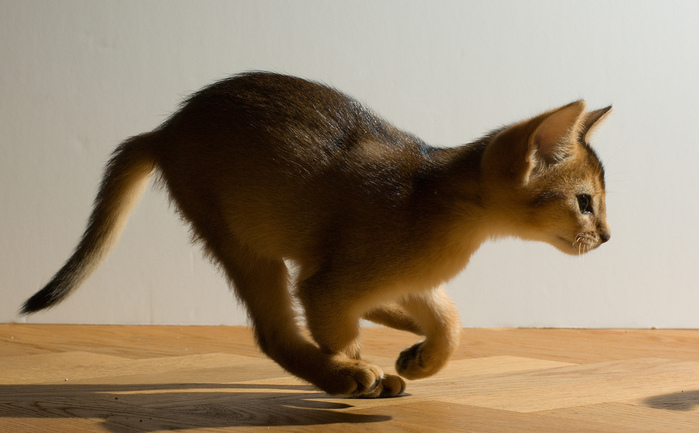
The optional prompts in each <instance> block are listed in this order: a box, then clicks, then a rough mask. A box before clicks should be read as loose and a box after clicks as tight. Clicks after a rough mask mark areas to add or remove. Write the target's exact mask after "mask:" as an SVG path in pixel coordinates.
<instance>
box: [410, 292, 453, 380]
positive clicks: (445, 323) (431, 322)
mask: <svg viewBox="0 0 699 433" xmlns="http://www.w3.org/2000/svg"><path fill="white" fill-rule="evenodd" d="M400 304H401V305H402V306H403V307H404V308H405V310H406V311H407V312H408V313H409V314H410V315H411V316H412V318H413V319H414V320H415V322H416V323H417V324H418V326H419V327H420V329H421V330H422V331H423V332H424V335H425V340H424V341H422V342H420V343H417V344H415V345H413V346H412V347H409V348H408V349H405V350H404V351H403V352H401V354H400V356H399V357H398V360H397V361H396V371H398V374H400V375H401V376H403V377H405V378H407V379H419V378H422V377H427V376H431V375H433V374H435V373H436V372H438V371H439V370H441V369H442V367H444V365H446V363H447V361H448V360H449V358H450V357H451V355H452V354H453V353H454V351H455V350H456V348H457V347H458V345H459V340H460V335H461V322H460V319H459V313H458V311H457V310H456V307H455V306H454V303H453V301H452V300H451V298H449V295H448V294H447V292H446V290H444V288H443V287H441V286H440V287H438V288H436V289H432V290H429V291H426V292H422V293H418V294H412V295H408V296H406V297H405V298H402V299H401V300H400Z"/></svg>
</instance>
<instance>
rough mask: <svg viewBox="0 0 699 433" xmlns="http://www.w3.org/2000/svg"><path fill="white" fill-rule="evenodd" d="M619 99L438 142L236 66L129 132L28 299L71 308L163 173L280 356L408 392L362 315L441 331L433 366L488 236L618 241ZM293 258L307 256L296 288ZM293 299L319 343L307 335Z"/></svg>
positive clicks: (431, 345) (287, 362) (409, 358)
mask: <svg viewBox="0 0 699 433" xmlns="http://www.w3.org/2000/svg"><path fill="white" fill-rule="evenodd" d="M610 109H611V107H609V108H604V109H601V110H597V111H592V112H589V113H585V103H584V102H583V101H578V102H573V103H572V104H569V105H566V106H564V107H561V108H558V109H556V110H552V111H548V112H546V113H543V114H541V115H539V116H536V117H534V118H532V119H529V120H526V121H523V122H520V123H516V124H514V125H511V126H508V127H505V128H501V129H499V130H497V131H495V132H493V133H491V134H489V135H487V136H486V137H484V138H482V139H481V140H479V141H476V142H474V143H472V144H470V145H466V146H462V147H456V148H436V147H431V146H428V145H427V144H425V143H424V142H422V141H421V140H420V139H418V138H417V137H414V136H412V135H410V134H407V133H405V132H402V131H400V130H398V129H396V128H395V127H393V126H392V125H391V124H389V123H387V122H386V121H384V120H382V119H381V118H379V117H378V116H376V115H375V114H373V113H372V112H371V111H369V110H367V109H366V108H364V107H363V106H362V105H360V104H359V103H358V102H357V101H355V100H354V99H351V98H349V97H347V96H345V95H344V94H342V93H340V92H338V91H336V90H334V89H331V88H329V87H326V86H324V85H320V84H317V83H312V82H309V81H305V80H302V79H298V78H293V77H288V76H283V75H277V74H271V73H248V74H242V75H238V76H235V77H232V78H230V79H227V80H224V81H221V82H219V83H216V84H214V85H212V86H210V87H208V88H205V89H203V90H202V91H200V92H199V93H196V94H195V95H193V96H192V97H191V98H190V99H189V100H188V101H187V102H186V103H185V104H184V105H183V106H182V108H181V109H180V110H179V111H178V112H177V113H175V114H174V115H173V116H172V117H171V118H170V119H169V120H168V121H166V122H165V123H164V124H163V125H162V126H160V127H159V128H157V129H155V130H154V131H152V132H149V133H146V134H142V135H139V136H137V137H133V138H131V139H129V140H127V141H126V142H124V143H123V144H121V145H120V146H119V148H118V149H117V150H116V151H115V152H114V155H113V157H112V159H111V161H110V162H109V164H108V166H107V169H106V173H105V176H104V180H103V182H102V185H101V188H100V191H99V194H98V195H97V198H96V201H95V206H94V210H93V213H92V215H91V217H90V221H89V225H88V227H87V229H86V231H85V234H84V235H83V238H82V240H81V241H80V243H79V244H78V246H77V248H76V250H75V252H74V253H73V255H72V256H71V257H70V259H69V260H68V262H67V263H66V264H65V265H64V266H63V268H62V269H61V270H59V271H58V273H57V274H56V275H55V276H54V278H53V280H52V281H51V282H49V283H48V284H47V285H46V287H44V288H43V289H42V290H41V291H39V292H38V293H37V294H35V295H34V296H32V297H31V298H30V299H29V300H28V301H27V302H26V303H25V304H24V307H23V309H22V313H24V314H29V313H33V312H36V311H38V310H41V309H44V308H48V307H51V306H53V305H55V304H56V303H58V302H60V301H62V300H63V299H64V298H65V297H66V296H67V295H68V294H69V293H70V292H71V291H72V290H73V289H74V288H76V287H77V286H78V285H79V284H80V283H81V282H82V281H83V280H84V279H85V278H87V277H88V276H89V274H90V273H91V272H92V271H93V270H94V269H95V268H96V267H97V265H98V264H99V263H100V261H101V260H102V259H103V258H104V257H105V256H106V255H107V253H108V252H109V250H110V248H111V247H112V246H113V245H114V243H115V242H116V241H117V239H118V237H119V234H120V233H121V230H122V229H123V226H124V224H125V222H126V220H127V217H128V214H129V211H130V210H131V209H132V207H133V206H134V205H135V204H136V202H137V200H138V199H139V197H140V196H141V193H142V192H143V190H144V188H145V187H146V184H147V181H148V179H149V178H150V177H151V176H152V174H153V173H154V172H155V171H158V172H159V174H160V176H161V179H162V182H163V183H164V185H165V186H166V187H167V189H168V191H169V192H170V196H171V197H172V200H173V201H174V203H176V204H177V207H178V209H179V210H180V212H181V213H182V215H183V217H184V218H185V219H186V220H188V221H189V222H190V224H191V226H192V230H193V232H194V233H195V234H196V236H197V237H198V238H199V239H201V241H202V243H203V244H204V245H205V249H206V251H207V252H208V253H209V254H210V256H211V257H212V258H213V259H214V261H216V262H218V263H219V264H220V265H221V266H222V268H223V269H224V270H225V272H226V275H227V276H228V278H229V280H230V283H231V285H232V286H233V287H234V288H235V291H236V293H237V295H238V297H239V299H240V300H241V301H242V302H243V303H244V304H245V305H246V307H247V309H248V311H249V315H250V318H251V319H252V322H253V325H254V328H255V334H256V337H257V341H258V343H259V346H260V348H261V349H262V350H263V351H264V352H265V353H266V354H267V355H268V356H269V357H271V358H272V359H273V360H275V361H276V362H277V363H279V365H281V366H282V367H283V368H285V369H286V370H287V371H289V372H290V373H292V374H294V375H296V376H298V377H300V378H302V379H304V380H306V381H308V382H310V383H312V384H314V385H315V386H317V387H318V388H320V389H322V390H324V391H326V392H328V393H330V394H339V395H347V396H361V397H385V396H394V395H397V394H400V393H401V392H403V390H404V388H405V382H404V381H403V379H401V378H400V377H398V376H394V375H386V374H384V373H383V371H382V370H381V369H380V368H379V367H377V366H375V365H373V364H371V363H368V362H366V361H364V360H362V359H361V358H360V351H359V342H358V337H359V319H360V318H366V319H368V320H371V321H374V322H377V323H381V324H384V325H388V326H392V327H395V328H399V329H404V330H407V331H411V332H414V333H416V334H419V335H424V336H425V340H424V341H422V342H420V343H417V344H416V345H414V346H413V347H411V348H409V349H406V350H405V351H403V352H402V353H401V354H400V356H399V357H398V361H397V362H396V369H397V371H398V373H399V374H400V375H401V376H403V377H406V378H408V379H416V378H420V377H425V376H429V375H431V374H434V373H436V372H437V371H439V370H440V369H441V368H442V367H443V366H444V365H445V363H446V362H447V360H448V359H449V357H450V355H451V354H452V353H453V352H454V350H455V349H456V346H457V344H458V341H459V334H460V321H459V317H458V314H457V311H456V308H455V307H454V305H453V303H452V301H451V299H450V298H449V297H448V296H447V294H446V292H445V290H444V289H443V288H442V286H441V284H442V283H444V282H445V281H447V280H449V279H450V278H452V277H453V276H455V275H456V274H457V273H458V272H459V271H460V270H461V269H463V268H464V266H466V263H467V262H468V260H469V257H470V256H471V255H472V254H473V253H474V251H476V249H477V248H478V246H479V245H480V244H481V243H482V242H483V241H485V240H487V239H489V238H494V237H500V236H518V237H521V238H524V239H532V240H539V241H544V242H548V243H550V244H551V245H553V246H555V247H556V248H558V249H559V250H561V251H563V252H565V253H568V254H581V253H584V252H587V251H589V250H591V249H594V248H596V247H597V246H599V245H600V244H601V243H603V242H606V241H607V240H609V237H610V231H609V226H608V224H607V218H606V215H605V202H604V172H603V169H602V164H601V163H600V162H599V159H598V158H597V156H596V155H595V153H594V151H593V150H592V148H591V147H590V146H589V144H588V136H589V134H590V132H591V130H592V129H593V128H594V127H595V126H596V125H597V124H598V122H599V121H600V120H601V119H602V118H604V117H605V116H606V115H607V114H608V113H609V111H610ZM284 260H290V261H292V262H293V263H295V264H296V265H297V266H298V267H299V269H300V273H299V279H298V284H297V287H296V290H295V291H294V292H293V293H292V292H290V290H289V287H288V280H289V274H288V271H287V267H286V265H285V262H284ZM293 296H296V297H297V298H298V299H299V300H300V301H301V304H302V306H303V308H304V311H305V316H306V321H307V325H308V328H309V330H310V332H311V334H312V336H313V340H315V341H314V342H311V341H309V340H307V339H306V338H304V337H303V336H302V334H301V332H300V331H299V328H298V326H297V323H296V315H295V314H294V311H293V309H292V297H293Z"/></svg>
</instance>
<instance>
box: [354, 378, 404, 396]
mask: <svg viewBox="0 0 699 433" xmlns="http://www.w3.org/2000/svg"><path fill="white" fill-rule="evenodd" d="M403 391H405V381H404V380H403V379H402V378H400V377H399V376H396V375H393V374H387V375H385V376H384V377H383V378H382V379H381V383H380V384H379V386H377V387H376V389H375V390H374V391H373V392H371V393H369V394H363V395H360V396H359V398H387V397H396V396H398V395H400V394H403Z"/></svg>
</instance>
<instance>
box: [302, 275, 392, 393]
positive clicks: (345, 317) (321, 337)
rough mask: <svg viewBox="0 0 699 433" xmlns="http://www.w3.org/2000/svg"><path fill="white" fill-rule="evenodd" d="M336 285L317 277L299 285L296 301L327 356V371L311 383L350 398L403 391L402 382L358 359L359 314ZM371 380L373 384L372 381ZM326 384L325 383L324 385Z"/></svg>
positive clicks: (354, 301) (354, 303) (354, 300)
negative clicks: (298, 301) (300, 304)
mask: <svg viewBox="0 0 699 433" xmlns="http://www.w3.org/2000/svg"><path fill="white" fill-rule="evenodd" d="M348 293H349V292H348V291H346V290H341V289H340V288H339V287H338V283H337V282H332V283H331V282H329V281H328V280H327V279H326V278H324V277H323V276H322V275H316V276H314V277H312V278H309V279H307V280H305V281H303V282H301V283H300V284H299V291H298V295H299V299H300V300H301V303H302V305H303V307H304V310H305V313H306V324H307V325H308V329H309V331H310V332H311V335H312V336H313V339H314V340H315V341H316V343H317V344H318V345H319V346H320V349H321V351H322V352H323V353H325V354H327V355H328V367H329V371H328V373H326V374H322V375H319V377H318V380H317V381H316V382H314V383H315V384H316V385H317V386H319V387H320V388H322V389H326V390H327V389H336V388H337V387H338V385H340V386H339V387H340V388H344V389H345V390H344V391H339V392H336V393H337V394H344V395H348V396H352V397H360V398H375V397H393V396H396V395H399V394H402V393H403V391H404V390H405V381H404V380H403V379H401V378H400V377H398V376H396V375H390V374H384V372H383V370H382V369H381V368H379V367H378V366H376V365H373V364H371V363H369V362H367V361H364V360H362V359H360V345H359V318H360V316H359V314H358V311H361V308H359V307H358V305H357V304H358V299H357V297H356V296H348ZM372 379H373V381H372ZM323 382H325V383H323Z"/></svg>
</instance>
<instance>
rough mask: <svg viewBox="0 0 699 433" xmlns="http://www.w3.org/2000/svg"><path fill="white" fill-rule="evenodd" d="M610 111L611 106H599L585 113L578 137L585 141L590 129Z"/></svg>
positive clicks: (590, 131)
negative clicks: (597, 108)
mask: <svg viewBox="0 0 699 433" xmlns="http://www.w3.org/2000/svg"><path fill="white" fill-rule="evenodd" d="M611 112H612V106H611V105H610V106H609V107H605V108H600V109H599V110H595V111H590V112H589V113H587V114H585V116H584V119H583V122H582V128H580V135H579V137H580V139H581V140H582V141H585V142H587V141H588V139H589V136H590V134H591V133H592V131H593V130H594V129H595V128H596V127H597V126H598V125H599V124H600V123H601V122H602V120H604V119H605V118H606V117H607V116H609V114H610V113H611Z"/></svg>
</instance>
